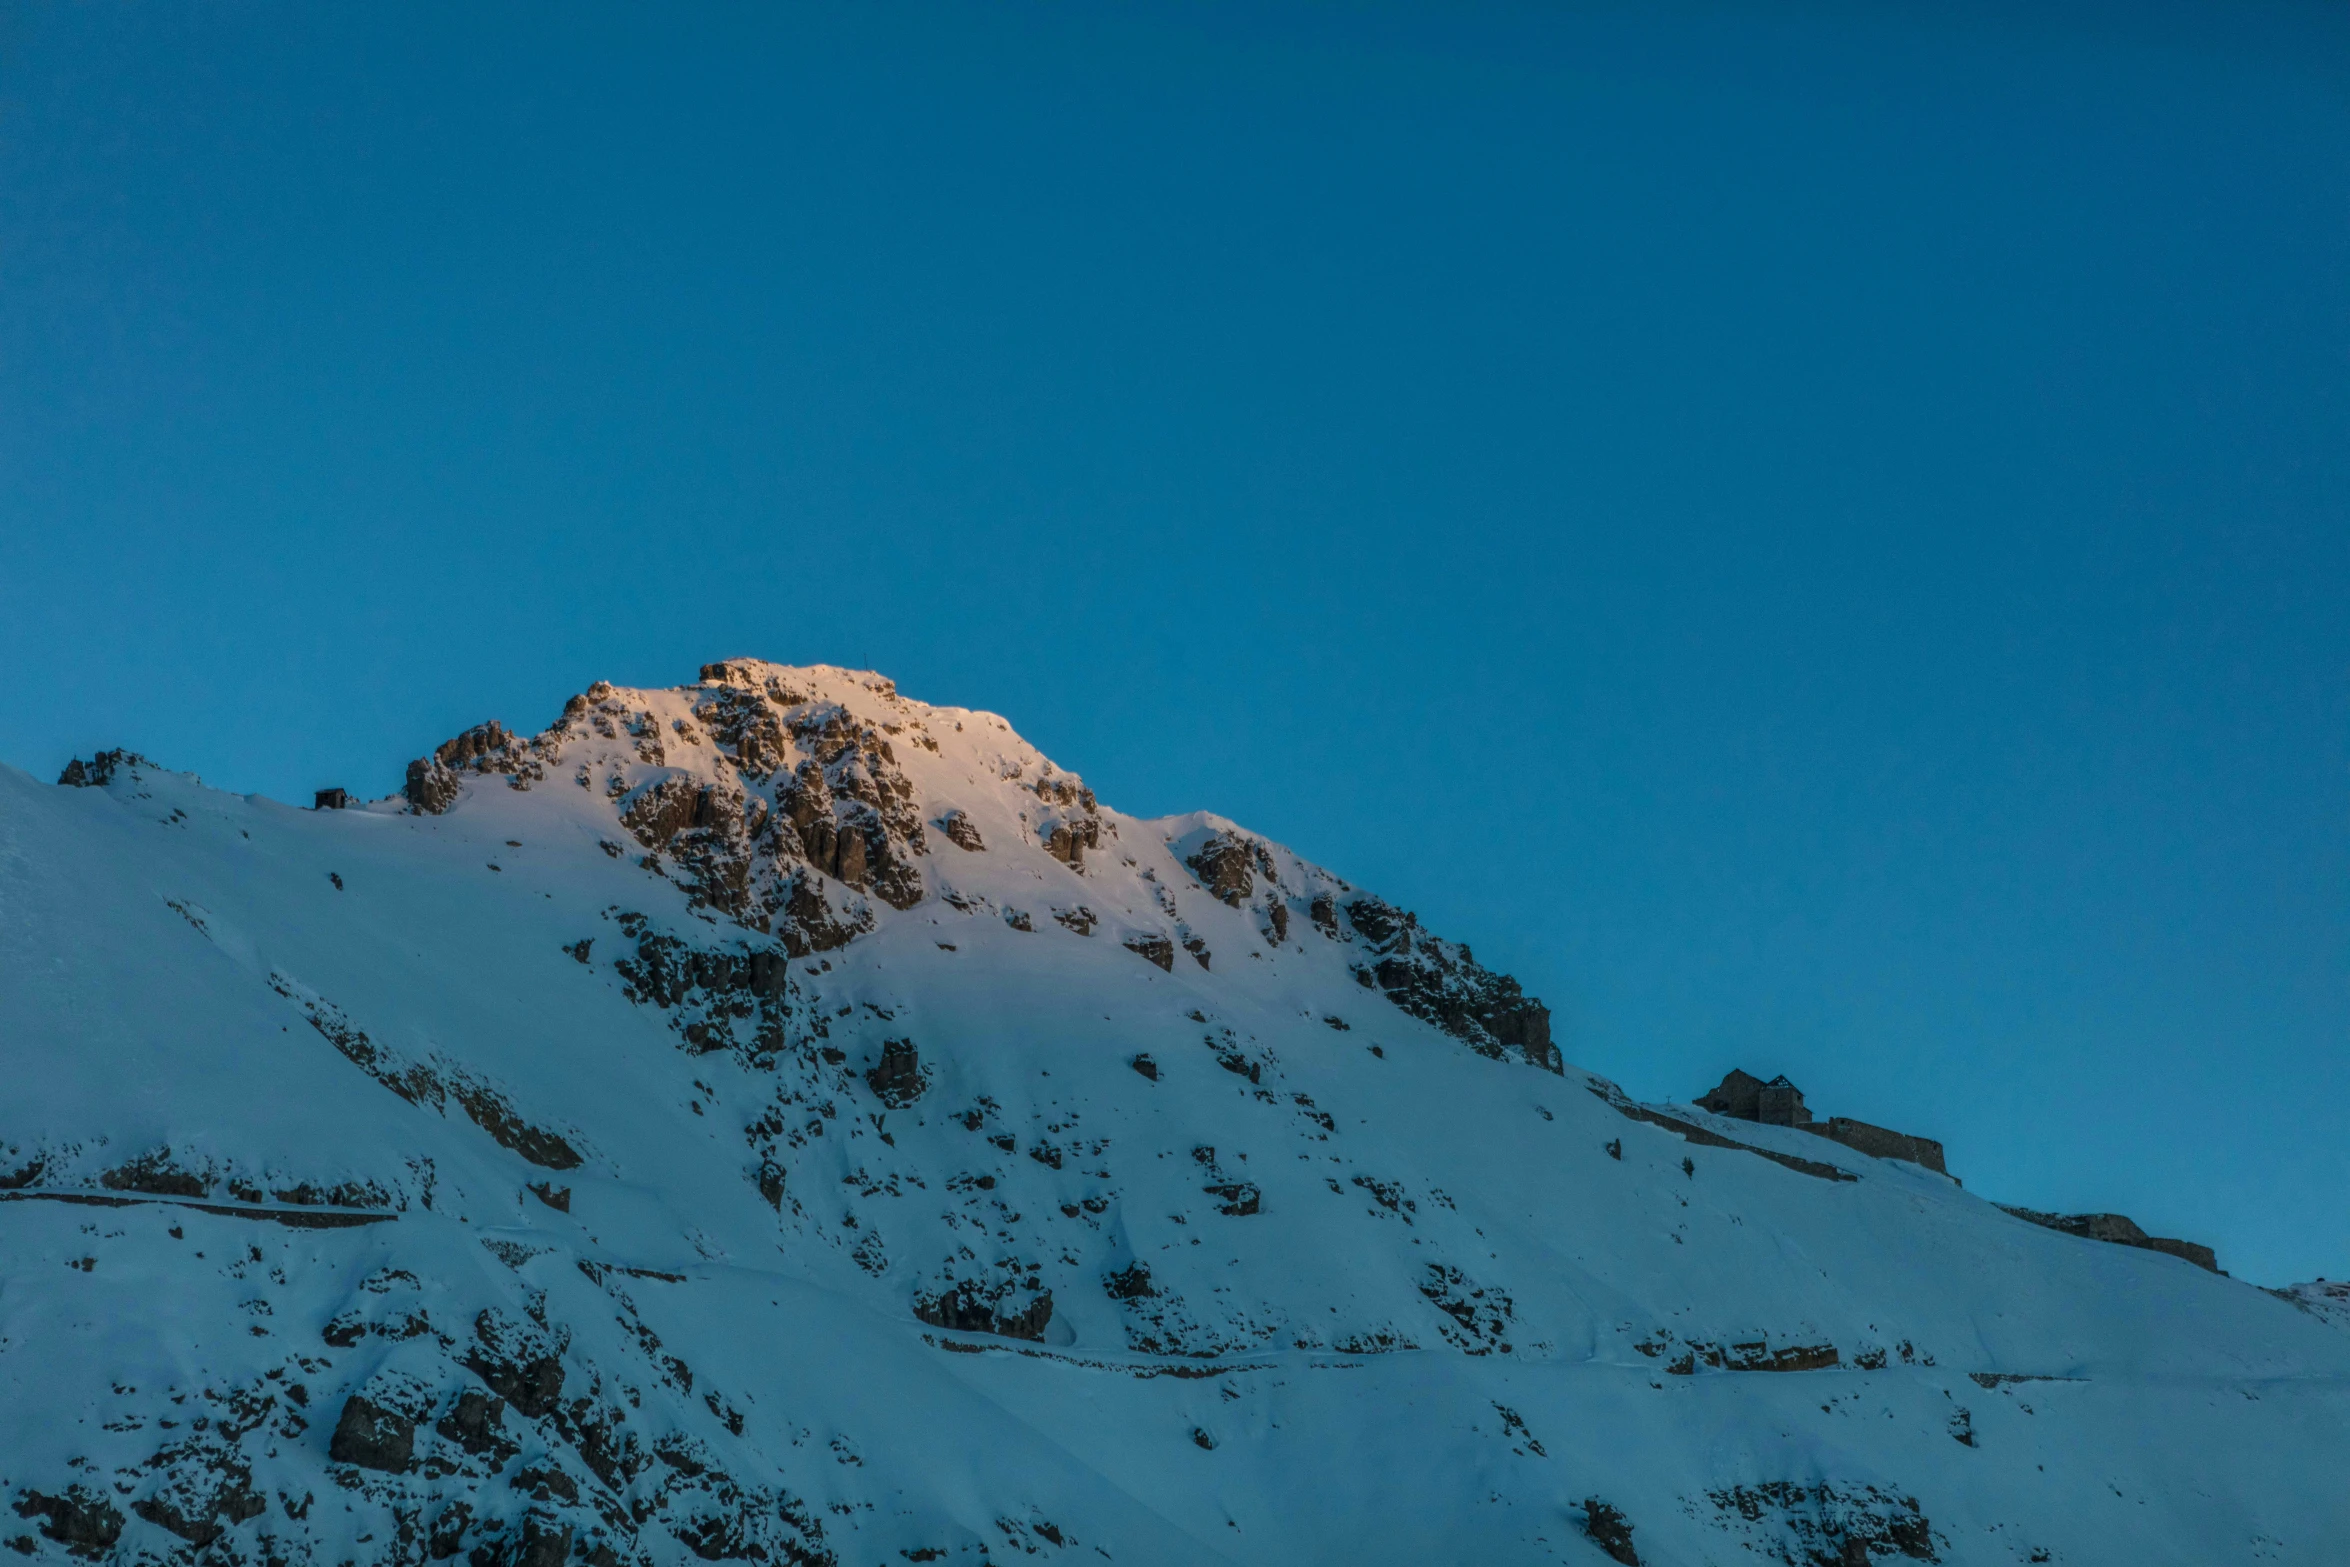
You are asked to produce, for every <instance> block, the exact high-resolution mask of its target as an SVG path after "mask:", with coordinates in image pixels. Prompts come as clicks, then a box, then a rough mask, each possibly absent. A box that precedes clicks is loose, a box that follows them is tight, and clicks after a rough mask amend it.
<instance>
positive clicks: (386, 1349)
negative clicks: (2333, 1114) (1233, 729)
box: [0, 661, 2350, 1567]
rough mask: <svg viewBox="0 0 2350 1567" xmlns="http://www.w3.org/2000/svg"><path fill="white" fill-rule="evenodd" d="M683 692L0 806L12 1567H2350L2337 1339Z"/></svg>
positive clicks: (1461, 958) (1527, 1003)
mask: <svg viewBox="0 0 2350 1567" xmlns="http://www.w3.org/2000/svg"><path fill="white" fill-rule="evenodd" d="M703 674H704V678H703V679H702V681H701V682H700V683H698V684H695V685H691V686H686V687H683V688H680V689H676V690H668V691H635V690H616V689H614V688H611V687H608V686H603V685H598V686H595V687H593V688H591V689H590V690H589V691H587V692H586V693H584V694H583V695H582V696H580V697H577V698H574V699H573V700H572V702H571V703H570V704H569V706H568V707H567V708H566V710H565V713H564V716H563V717H562V719H560V720H559V721H558V722H557V723H556V724H555V725H554V726H553V727H552V728H550V729H548V730H547V731H545V732H544V733H542V734H540V735H537V736H536V737H533V738H529V739H523V738H520V737H517V736H514V735H510V734H508V733H507V732H506V731H504V730H503V729H500V728H498V727H497V726H494V725H490V726H484V727H483V728H481V729H477V730H473V731H469V732H468V733H467V734H466V735H463V736H460V737H458V738H457V739H456V740H453V741H451V742H450V743H449V744H448V745H445V746H443V747H441V748H440V750H439V751H438V752H437V753H435V755H434V756H432V757H429V758H426V759H424V760H422V761H420V762H419V763H418V764H416V765H415V766H414V767H413V768H411V769H410V772H409V776H408V780H407V785H406V789H405V792H404V794H403V795H401V796H395V797H393V798H391V799H387V800H383V801H379V802H376V803H374V804H372V805H367V806H364V807H355V808H352V809H348V810H320V811H304V810H296V809H292V808H289V807H286V806H283V805H279V804H276V803H274V802H271V801H268V800H263V799H255V798H242V797H237V796H232V795H225V794H221V793H217V792H214V791H211V790H207V789H205V788H204V787H202V786H201V785H200V784H199V783H198V782H197V781H196V780H195V779H193V778H190V777H187V776H184V775H180V774H175V773H171V772H168V771H165V770H163V769H160V768H158V767H155V766H153V765H151V764H148V763H145V762H142V761H140V760H139V759H137V758H135V757H128V756H125V755H122V754H120V753H112V754H109V755H108V756H106V757H102V758H100V759H98V761H97V762H95V763H91V764H77V769H76V772H75V774H74V776H75V778H76V780H77V781H79V782H80V783H82V784H84V785H85V787H58V786H53V785H49V784H45V783H42V782H39V781H36V780H34V779H32V778H29V777H27V776H25V775H24V774H22V773H19V772H15V771H13V770H7V769H0V1074H4V1077H0V1540H8V1541H12V1542H13V1543H14V1544H15V1546H16V1547H17V1548H18V1549H19V1550H21V1551H24V1552H26V1553H27V1554H28V1555H31V1556H34V1557H36V1558H41V1559H52V1560H63V1559H66V1558H67V1557H69V1556H71V1555H80V1556H84V1557H105V1558H108V1559H119V1560H147V1559H154V1560H165V1559H174V1560H195V1559H202V1560H208V1561H223V1562H228V1561H235V1562H255V1563H259V1562H268V1561H285V1562H303V1561H318V1562H345V1561H357V1562H421V1561H427V1560H443V1559H448V1560H460V1559H461V1560H464V1561H466V1562H468V1563H469V1564H471V1567H492V1564H498V1563H528V1564H532V1567H557V1564H560V1563H564V1562H574V1561H576V1562H584V1563H604V1564H610V1563H618V1562H685V1561H694V1560H735V1559H741V1560H756V1561H764V1562H769V1563H783V1562H801V1563H806V1562H839V1563H844V1564H847V1563H858V1564H867V1563H870V1564H884V1563H898V1562H909V1561H912V1562H925V1561H938V1562H977V1561H983V1560H985V1561H995V1562H999V1563H1000V1562H1008V1561H1012V1560H1015V1559H1019V1560H1026V1559H1030V1558H1034V1559H1037V1560H1039V1561H1042V1562H1055V1561H1069V1562H1077V1561H1093V1560H1107V1561H1114V1562H1128V1563H1152V1562H1258V1563H1298V1562H1350V1563H1386V1562H1394V1563H1436V1562H1479V1563H1512V1562H1569V1563H1597V1562H1604V1561H1608V1560H1615V1561H1619V1562H1624V1561H1632V1560H1635V1559H1636V1560H1639V1561H1644V1562H1651V1563H1665V1564H1680V1563H1702V1562H1749V1561H1778V1562H1787V1563H1808V1562H1829V1563H1839V1564H1852V1563H1859V1562H1866V1561H1888V1560H1889V1561H1894V1562H1901V1561H1909V1560H1918V1561H1939V1562H1948V1563H2002V1564H2004V1563H2010V1562H2031V1561H2054V1562H2070V1563H2133V1564H2138V1563H2157V1562H2196V1563H2204V1562H2214V1563H2216V1562H2238V1561H2277V1562H2307V1563H2339V1562H2343V1561H2350V1483H2345V1477H2346V1476H2350V1332H2345V1331H2343V1326H2344V1324H2343V1320H2342V1313H2340V1312H2339V1311H2338V1310H2334V1309H2333V1307H2334V1305H2336V1304H2337V1303H2333V1302H2332V1301H2331V1300H2330V1297H2327V1296H2325V1295H2324V1294H2323V1292H2322V1291H2306V1290H2305V1291H2304V1292H2302V1294H2301V1296H2300V1297H2298V1298H2297V1299H2296V1298H2284V1297H2281V1296H2279V1295H2275V1294H2271V1293H2268V1292H2265V1291H2262V1290H2259V1289H2255V1288H2252V1287H2250V1286H2247V1285H2245V1284H2241V1283H2238V1282H2236V1281H2233V1280H2230V1279H2228V1278H2225V1277H2223V1276H2217V1275H2214V1274H2212V1273H2208V1272H2205V1271H2203V1270H2201V1269H2199V1268H2196V1267H2194V1266H2192V1265H2190V1264H2188V1263H2186V1262H2183V1261H2180V1260H2178V1259H2177V1258H2174V1257H2168V1256H2163V1255H2160V1254H2157V1253H2152V1252H2147V1251H2143V1250H2135V1249H2130V1248H2126V1247H2121V1246H2111V1245H2103V1244H2098V1243H2096V1242H2093V1241H2088V1240H2082V1239H2078V1238H2075V1237H2073V1236H2068V1235H2063V1234H2058V1233H2055V1232H2052V1231H2050V1230H2047V1229H2043V1228H2039V1227H2036V1226H2034V1225H2032V1224H2028V1223H2025V1222H2023V1221H2021V1220H2018V1219H2015V1218H2013V1217H2010V1216H2009V1215H2007V1214H2005V1213H2003V1212H2001V1211H2000V1210H1999V1209H1997V1208H1995V1207H1993V1206H1991V1205H1989V1204H1987V1203H1985V1202H1982V1201H1980V1200H1978V1199H1976V1198H1975V1197H1972V1196H1970V1195H1969V1194H1968V1193H1966V1192H1965V1191H1964V1190H1962V1189H1961V1188H1960V1187H1958V1186H1957V1185H1956V1184H1954V1183H1953V1182H1951V1181H1950V1180H1948V1179H1946V1178H1944V1177H1941V1176H1938V1175H1935V1174H1932V1173H1931V1172H1928V1171H1925V1170H1922V1169H1920V1168H1917V1167H1915V1166H1911V1165H1905V1164H1895V1163H1890V1162H1885V1161H1879V1160H1874V1159H1870V1158H1868V1157H1866V1156H1863V1155H1861V1154H1858V1153H1854V1152H1852V1151H1851V1150H1849V1149H1846V1148H1843V1147H1840V1146H1838V1145H1835V1144H1832V1143H1829V1142H1827V1141H1825V1140H1824V1139H1821V1138H1817V1137H1812V1136H1808V1135H1806V1134H1803V1133H1801V1132H1796V1131H1793V1130H1790V1129H1785V1128H1773V1127H1765V1126H1757V1125H1751V1124H1747V1123H1743V1122H1733V1121H1723V1120H1719V1119H1716V1118H1714V1117H1710V1116H1707V1115H1706V1114H1704V1113H1703V1112H1700V1111H1697V1110H1694V1109H1690V1108H1687V1107H1669V1106H1656V1107H1641V1106H1636V1105H1632V1104H1631V1103H1629V1102H1628V1101H1627V1100H1626V1099H1625V1098H1624V1096H1623V1095H1622V1094H1621V1093H1620V1092H1619V1091H1617V1090H1616V1089H1615V1088H1614V1087H1613V1085H1611V1084H1609V1083H1607V1082H1605V1081H1602V1080H1600V1079H1597V1078H1594V1077H1591V1076H1590V1075H1589V1074H1587V1073H1584V1072H1581V1071H1579V1070H1577V1069H1575V1068H1573V1067H1572V1066H1569V1065H1566V1064H1565V1063H1564V1062H1563V1061H1562V1060H1561V1059H1560V1057H1559V1054H1558V1051H1557V1049H1556V1048H1555V1046H1554V1045H1553V1044H1552V1042H1551V1040H1550V1037H1549V1029H1548V1018H1547V1015H1546V1014H1545V1013H1544V1012H1543V1010H1542V1008H1541V1007H1540V1005H1539V1004H1538V1003H1537V1002H1535V1001H1533V1000H1532V999H1531V998H1528V997H1526V996H1524V995H1523V994H1522V993H1521V992H1520V990H1519V988H1518V987H1517V985H1516V984H1515V983H1514V982H1512V981H1510V980H1508V979H1507V978H1505V977H1503V976H1499V975H1496V974H1492V973H1490V972H1488V971H1486V970H1485V969H1483V968H1482V967H1480V966H1479V965H1478V964H1477V963H1476V962H1475V960H1474V957H1473V954H1472V953H1471V951H1470V949H1469V948H1467V947H1463V946H1458V945H1455V944H1452V943H1450V942H1447V941H1444V940H1440V939H1438V938H1437V937H1436V936H1434V935H1432V934H1431V933H1429V932H1427V931H1425V930H1423V929H1421V928H1420V927H1419V926H1418V924H1417V923H1416V922H1415V921H1414V920H1412V918H1411V917H1410V916H1409V915H1407V914H1405V913H1403V912H1402V911H1400V910H1398V909H1395V908H1393V907H1392V906H1390V905H1388V904H1386V903H1383V902H1381V901H1380V900H1379V899H1377V898H1376V897H1374V896H1372V895H1370V894H1368V893H1365V892H1362V891H1359V890H1357V889H1355V888H1353V887H1350V886H1349V885H1347V884H1346V883H1345V882H1343V881H1341V880H1339V879H1338V878H1337V877H1335V876H1333V875H1331V874H1330V873H1328V872H1326V871H1324V870H1321V869H1320V868H1318V867H1316V866H1313V865H1311V864H1308V863H1306V862H1305V861H1303V860H1301V859H1299V858H1298V857H1297V856H1296V855H1294V854H1292V853H1290V852H1289V851H1287V850H1286V849H1283V848H1281V847H1279V846H1278V845H1274V844H1271V843H1267V842H1264V841H1263V840H1261V839H1259V838H1256V837H1254V836H1252V835H1251V834H1249V833H1247V832H1245V831H1244V830H1242V829H1241V828H1239V827H1237V826H1235V825H1234V824H1233V823H1230V822H1228V821H1225V820H1223V819H1222V818H1219V817H1214V816H1209V815H1193V816H1183V817H1175V818H1169V819H1166V820H1161V821H1142V820H1137V819H1134V818H1131V817H1127V816H1123V815H1120V814H1119V813H1118V812H1116V811H1114V810H1111V809H1109V808H1108V807H1106V806H1103V805H1101V804H1100V803H1099V802H1098V801H1097V800H1096V799H1095V798H1094V796H1093V795H1092V793H1091V792H1090V791H1089V790H1087V789H1086V788H1085V787H1084V785H1083V784H1082V782H1081V781H1080V780H1079V779H1078V778H1077V777H1076V776H1075V775H1072V774H1070V773H1067V772H1064V771H1061V770H1060V769H1058V768H1056V767H1055V766H1054V765H1053V764H1052V763H1051V762H1049V761H1047V760H1046V759H1045V758H1043V757H1042V756H1040V755H1038V754H1037V753H1036V752H1035V751H1034V750H1033V749H1032V748H1031V747H1029V746H1028V745H1027V744H1026V743H1025V742H1023V741H1022V740H1021V739H1020V738H1019V737H1018V736H1017V735H1015V734H1014V733H1013V732H1012V731H1011V729H1010V727H1009V726H1008V725H1006V724H1005V723H1004V721H1003V720H1002V719H1000V718H996V717H994V716H992V715H989V714H985V713H977V712H968V711H963V710H959V709H949V708H938V707H929V706H925V705H923V704H921V703H917V702H913V701H909V700H907V699H905V698H903V697H900V696H899V695H898V694H897V693H896V691H895V689H894V688H893V687H892V685H891V684H890V682H888V681H887V680H884V679H881V678H880V677H878V676H874V675H870V674H861V673H855V672H851V671H846V670H839V669H831V668H813V669H799V668H784V667H779V666H774V665H767V664H759V663H753V662H747V661H734V662H729V663H725V664H720V665H712V666H710V667H708V668H707V669H705V670H704V672H703ZM1692 1128H1694V1129H1695V1130H1696V1131H1697V1132H1698V1133H1700V1134H1711V1138H1710V1140H1707V1139H1706V1138H1704V1137H1703V1136H1700V1137H1692V1136H1690V1135H1688V1129H1692ZM1725 1144H1727V1145H1725Z"/></svg>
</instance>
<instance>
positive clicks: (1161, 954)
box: [1125, 936, 1175, 974]
mask: <svg viewBox="0 0 2350 1567" xmlns="http://www.w3.org/2000/svg"><path fill="white" fill-rule="evenodd" d="M1125 946H1126V950H1127V951H1129V952H1131V953H1133V954H1134V955H1135V956H1136V957H1139V958H1144V959H1147V960H1149V961H1150V962H1152V963H1156V964H1157V965H1158V966H1159V967H1161V968H1163V969H1165V970H1166V971H1167V972H1168V973H1170V974H1172V973H1174V972H1175V943H1173V942H1172V941H1169V940H1168V939H1167V938H1166V937H1164V936H1129V937H1127V938H1126V943H1125Z"/></svg>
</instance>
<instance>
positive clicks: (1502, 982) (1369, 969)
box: [1346, 894, 1565, 1072]
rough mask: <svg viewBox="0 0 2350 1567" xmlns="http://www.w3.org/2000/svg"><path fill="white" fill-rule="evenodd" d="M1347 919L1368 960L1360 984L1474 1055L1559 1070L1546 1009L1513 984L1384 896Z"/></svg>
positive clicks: (1365, 902) (1358, 972)
mask: <svg viewBox="0 0 2350 1567" xmlns="http://www.w3.org/2000/svg"><path fill="white" fill-rule="evenodd" d="M1346 917H1347V923H1348V924H1350V925H1352V926H1353V927H1354V929H1355V931H1356V933H1357V934H1358V935H1359V936H1360V937H1361V938H1362V939H1363V940H1364V941H1365V942H1366V943H1367V944H1368V945H1369V946H1370V948H1371V951H1372V953H1373V955H1374V959H1375V961H1374V962H1372V963H1370V964H1368V965H1358V966H1357V967H1356V969H1355V977H1356V978H1357V979H1358V980H1360V981H1361V982H1362V983H1363V984H1365V985H1367V986H1374V987H1376V988H1377V989H1378V990H1379V991H1380V992H1381V993H1382V994H1384V995H1385V996H1386V997H1387V999H1388V1000H1390V1001H1392V1002H1394V1003H1395V1004H1396V1005H1397V1006H1399V1007H1401V1008H1402V1009H1403V1010H1404V1011H1406V1012H1408V1013H1410V1014H1411V1015H1412V1016H1414V1017H1416V1018H1418V1019H1420V1020H1421V1021H1422V1022H1425V1023H1433V1024H1434V1025H1435V1026H1436V1027H1438V1028H1441V1029H1443V1030H1444V1031H1445V1032H1446V1033H1448V1034H1450V1035H1452V1036H1453V1037H1454V1038H1455V1039H1458V1040H1460V1041H1461V1042H1462V1043H1464V1044H1466V1045H1467V1046H1468V1047H1469V1048H1470V1049H1472V1050H1475V1051H1476V1052H1477V1053H1478V1054H1480V1055H1488V1056H1494V1057H1501V1056H1504V1055H1506V1054H1508V1053H1509V1052H1511V1051H1515V1052H1517V1053H1518V1055H1519V1056H1520V1057H1522V1058H1523V1059H1524V1060H1525V1061H1526V1062H1527V1063H1528V1064H1530V1065H1533V1066H1539V1067H1541V1068H1543V1069H1544V1070H1545V1071H1551V1072H1561V1071H1563V1070H1564V1069H1565V1068H1564V1065H1563V1062H1562V1061H1561V1058H1560V1056H1559V1051H1558V1046H1557V1045H1555V1044H1553V1043H1552V1042H1551V1038H1550V1009H1549V1008H1548V1007H1545V1006H1544V1005H1543V1004H1542V1003H1541V1002H1539V1001H1537V1000H1535V999H1534V998H1533V997H1531V996H1528V995H1526V994H1525V993H1524V992H1523V991H1522V990H1521V989H1520V988H1519V986H1518V982H1517V981H1516V980H1514V979H1512V978H1510V977H1509V976H1508V975H1507V974H1496V973H1493V972H1492V971H1490V970H1488V969H1486V968H1484V967H1482V966H1480V965H1479V964H1478V963H1477V961H1476V959H1475V958H1474V957H1473V956H1471V954H1470V952H1469V949H1468V948H1467V947H1465V946H1457V945H1455V944H1453V943H1451V942H1448V941H1444V940H1442V939H1440V938H1438V937H1435V936H1432V935H1430V934H1428V933H1427V932H1426V931H1424V930H1422V929H1421V928H1420V922H1419V921H1418V920H1417V919H1416V918H1414V917H1413V916H1412V915H1410V914H1407V913H1405V912H1404V911H1403V910H1401V909H1398V908H1396V907H1395V906H1394V905H1393V904H1391V903H1388V902H1386V901H1385V900H1383V899H1380V898H1374V897H1371V896H1369V895H1367V894H1366V895H1363V896H1360V897H1357V898H1356V899H1355V900H1354V901H1353V902H1351V903H1349V904H1347V905H1346Z"/></svg>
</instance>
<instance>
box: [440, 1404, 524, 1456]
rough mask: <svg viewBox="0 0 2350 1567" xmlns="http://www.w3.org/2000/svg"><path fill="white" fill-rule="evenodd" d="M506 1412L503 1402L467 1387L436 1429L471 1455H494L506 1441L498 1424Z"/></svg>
mask: <svg viewBox="0 0 2350 1567" xmlns="http://www.w3.org/2000/svg"><path fill="white" fill-rule="evenodd" d="M505 1413H506V1401H505V1400H504V1399H502V1398H494V1397H492V1396H491V1395H489V1394H487V1393H484V1392H481V1391H480V1390H478V1389H476V1388H467V1389H466V1390H465V1391H464V1392H462V1393H459V1394H458V1395H457V1402H456V1403H455V1404H453V1405H452V1406H450V1409H449V1412H448V1414H447V1415H445V1416H443V1417H442V1419H441V1423H440V1424H439V1425H438V1426H435V1427H434V1428H433V1429H434V1430H436V1431H438V1432H439V1433H440V1434H441V1435H442V1436H443V1437H445V1438H447V1439H448V1440H449V1441H452V1442H454V1443H456V1444H457V1445H458V1446H459V1447H462V1448H464V1449H465V1451H467V1452H469V1453H474V1454H481V1453H488V1452H494V1451H496V1449H497V1447H498V1445H499V1443H500V1442H501V1441H503V1440H504V1436H503V1434H502V1433H501V1432H500V1430H499V1428H498V1422H499V1421H500V1420H501V1419H502V1418H503V1417H504V1415H505Z"/></svg>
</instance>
